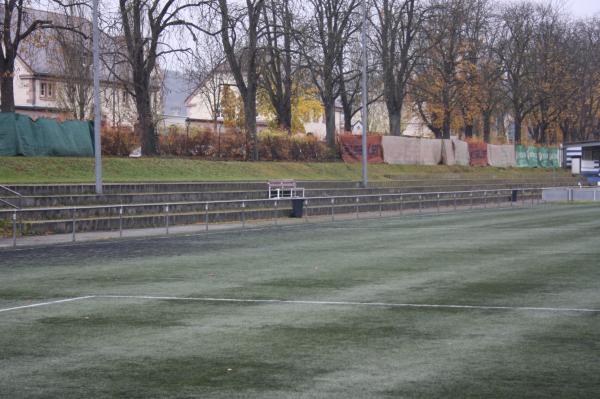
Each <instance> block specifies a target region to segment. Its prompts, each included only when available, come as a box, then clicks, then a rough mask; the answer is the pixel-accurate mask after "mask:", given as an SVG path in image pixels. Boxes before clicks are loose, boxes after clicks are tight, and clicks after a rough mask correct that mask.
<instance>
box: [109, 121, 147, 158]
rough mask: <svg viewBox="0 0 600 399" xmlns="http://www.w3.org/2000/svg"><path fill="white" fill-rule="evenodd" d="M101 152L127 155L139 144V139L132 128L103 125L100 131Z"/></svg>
mask: <svg viewBox="0 0 600 399" xmlns="http://www.w3.org/2000/svg"><path fill="white" fill-rule="evenodd" d="M101 135H102V137H101V140H102V154H103V155H120V156H128V155H129V154H130V153H131V151H133V150H134V149H135V148H137V147H139V146H140V141H139V138H138V137H137V135H136V134H135V133H134V132H133V129H131V128H126V127H121V128H109V127H103V128H102V131H101Z"/></svg>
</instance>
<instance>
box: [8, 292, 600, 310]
mask: <svg viewBox="0 0 600 399" xmlns="http://www.w3.org/2000/svg"><path fill="white" fill-rule="evenodd" d="M92 298H94V299H102V298H104V299H147V300H167V301H201V302H231V303H270V304H278V303H279V304H297V305H330V306H375V307H397V308H425V309H472V310H519V311H542V312H579V313H600V309H589V308H551V307H534V306H487V305H442V304H426V303H394V302H352V301H309V300H292V299H239V298H210V297H202V298H201V297H179V296H153V295H86V296H80V297H75V298H66V299H59V300H56V301H48V302H40V303H33V304H31V305H23V306H15V307H11V308H4V309H0V313H2V312H8V311H11V310H20V309H28V308H35V307H39V306H48V305H54V304H59V303H65V302H73V301H80V300H83V299H92Z"/></svg>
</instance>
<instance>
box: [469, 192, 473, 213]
mask: <svg viewBox="0 0 600 399" xmlns="http://www.w3.org/2000/svg"><path fill="white" fill-rule="evenodd" d="M469 197H471V210H473V192H470V193H469Z"/></svg>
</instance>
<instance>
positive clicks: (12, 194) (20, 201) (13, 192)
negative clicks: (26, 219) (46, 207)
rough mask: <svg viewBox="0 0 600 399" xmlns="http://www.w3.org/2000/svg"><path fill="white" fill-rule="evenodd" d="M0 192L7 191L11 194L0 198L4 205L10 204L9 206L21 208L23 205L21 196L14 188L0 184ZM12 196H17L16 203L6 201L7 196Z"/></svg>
mask: <svg viewBox="0 0 600 399" xmlns="http://www.w3.org/2000/svg"><path fill="white" fill-rule="evenodd" d="M1 192H7V193H9V194H11V196H10V197H3V198H0V202H2V203H3V204H5V205H8V206H10V207H11V208H16V209H21V208H22V207H23V196H22V195H21V194H19V193H18V192H16V191H15V190H12V189H10V188H8V187H6V186H3V185H1V184H0V193H1ZM13 197H17V201H18V205H15V204H13V203H11V202H9V201H7V198H13Z"/></svg>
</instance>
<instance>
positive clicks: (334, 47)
mask: <svg viewBox="0 0 600 399" xmlns="http://www.w3.org/2000/svg"><path fill="white" fill-rule="evenodd" d="M308 3H309V4H310V7H311V8H310V9H309V10H307V12H308V13H309V15H308V18H307V20H306V21H305V23H304V26H303V29H302V30H301V32H300V33H299V34H297V35H296V39H297V40H298V47H299V49H300V51H301V52H302V56H303V60H304V61H305V63H306V68H307V69H308V70H309V71H310V75H311V80H312V81H313V84H314V85H315V86H316V87H317V90H318V92H319V96H320V97H321V101H322V102H323V105H324V107H325V127H326V140H327V144H328V145H329V146H330V147H331V148H334V147H335V145H336V143H335V131H336V127H335V109H336V104H335V102H336V99H337V98H338V96H339V95H340V84H341V82H342V80H343V79H344V73H343V71H341V70H340V68H339V57H340V56H341V55H340V54H343V52H344V50H345V49H346V47H347V44H348V40H349V39H350V38H351V37H352V34H353V33H354V32H356V31H357V30H358V29H359V28H360V26H359V25H358V24H355V23H353V21H354V18H353V16H354V14H355V12H356V9H357V7H358V5H359V4H360V3H359V1H358V0H308Z"/></svg>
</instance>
